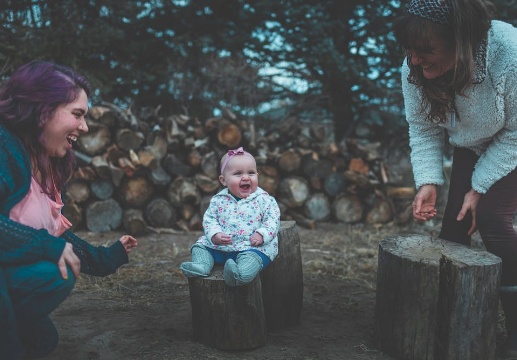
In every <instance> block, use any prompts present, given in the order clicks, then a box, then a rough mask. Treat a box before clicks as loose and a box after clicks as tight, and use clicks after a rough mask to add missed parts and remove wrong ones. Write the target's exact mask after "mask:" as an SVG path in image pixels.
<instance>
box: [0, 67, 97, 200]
mask: <svg viewBox="0 0 517 360" xmlns="http://www.w3.org/2000/svg"><path fill="white" fill-rule="evenodd" d="M81 90H84V91H85V92H86V94H87V95H88V94H89V93H90V85H89V83H88V81H87V80H86V79H85V78H84V77H83V76H81V75H79V74H77V73H76V72H75V71H73V70H72V69H71V68H69V67H67V66H64V65H59V64H54V63H51V62H48V61H40V60H38V61H32V62H30V63H28V64H25V65H23V66H21V67H20V68H18V69H17V70H16V71H15V72H14V73H13V74H12V75H11V77H10V78H9V80H8V81H7V83H6V84H5V85H4V86H3V87H2V88H1V89H0V124H2V125H4V126H5V127H6V128H8V129H9V130H10V131H12V132H13V133H14V134H15V135H16V136H18V137H19V138H20V139H21V141H22V142H23V144H24V145H25V148H26V150H27V152H28V154H29V157H30V158H31V161H32V163H33V166H35V167H36V169H33V171H34V170H37V171H38V172H39V173H40V174H41V187H42V188H43V191H45V193H47V194H52V195H53V194H54V191H55V189H57V190H59V191H61V192H63V191H64V190H65V184H66V181H67V180H68V179H69V178H70V176H71V175H72V172H73V170H74V166H75V158H74V154H73V152H71V151H69V152H67V154H66V155H65V157H63V158H51V157H49V156H48V154H47V153H46V151H45V150H44V147H43V142H42V141H43V140H42V138H41V134H42V131H43V126H44V125H45V123H46V122H47V121H49V120H50V119H51V117H52V115H53V114H54V112H55V111H56V109H57V108H58V107H59V106H60V105H63V104H69V103H71V102H73V101H74V100H76V99H77V97H78V96H79V93H80V92H81Z"/></svg>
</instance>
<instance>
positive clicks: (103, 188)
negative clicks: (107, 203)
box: [90, 179, 114, 200]
mask: <svg viewBox="0 0 517 360" xmlns="http://www.w3.org/2000/svg"><path fill="white" fill-rule="evenodd" d="M90 189H91V191H92V194H93V195H94V196H95V197H96V198H97V199H99V200H106V199H109V198H110V197H111V196H112V195H113V191H114V188H113V183H112V182H111V181H108V180H104V179H98V180H95V181H94V182H92V183H91V184H90Z"/></svg>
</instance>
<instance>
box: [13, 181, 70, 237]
mask: <svg viewBox="0 0 517 360" xmlns="http://www.w3.org/2000/svg"><path fill="white" fill-rule="evenodd" d="M55 197H56V201H54V200H52V199H51V198H50V197H49V196H48V195H47V194H45V193H44V192H43V190H42V188H41V185H40V184H39V183H38V182H37V181H36V179H35V178H34V177H31V187H30V189H29V192H28V193H27V195H25V197H24V198H23V199H22V201H20V202H19V203H18V204H16V205H15V206H14V207H13V208H12V209H11V212H10V213H9V218H10V219H11V220H14V221H17V222H19V223H21V224H24V225H27V226H30V227H33V228H35V229H46V230H47V231H48V232H49V234H51V235H54V236H60V235H61V234H63V233H64V232H65V230H66V229H68V228H70V227H71V226H72V223H70V221H68V219H67V218H65V217H64V216H63V214H61V208H62V207H63V201H62V200H61V194H60V193H59V192H58V191H56V194H55Z"/></svg>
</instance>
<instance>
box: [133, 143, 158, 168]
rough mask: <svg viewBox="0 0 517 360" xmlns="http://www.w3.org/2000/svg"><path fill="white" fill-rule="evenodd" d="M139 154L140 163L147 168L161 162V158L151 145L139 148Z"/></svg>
mask: <svg viewBox="0 0 517 360" xmlns="http://www.w3.org/2000/svg"><path fill="white" fill-rule="evenodd" d="M137 155H138V163H139V164H140V165H142V166H144V167H146V168H149V169H154V168H155V167H156V166H157V165H158V163H159V161H158V160H159V159H158V158H157V157H156V154H155V152H154V151H153V149H152V148H151V147H149V146H147V147H145V148H144V149H140V150H138V153H137Z"/></svg>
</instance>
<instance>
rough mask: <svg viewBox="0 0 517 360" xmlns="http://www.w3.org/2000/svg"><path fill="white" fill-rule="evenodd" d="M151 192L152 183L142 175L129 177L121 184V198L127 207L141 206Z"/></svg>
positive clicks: (152, 188)
mask: <svg viewBox="0 0 517 360" xmlns="http://www.w3.org/2000/svg"><path fill="white" fill-rule="evenodd" d="M153 192H154V187H153V185H152V184H151V182H150V181H149V180H147V179H146V178H144V177H134V178H129V179H127V180H126V181H125V182H124V183H123V184H122V185H121V195H122V198H123V200H124V202H125V203H126V204H127V205H128V206H129V207H134V208H141V207H143V206H144V204H146V203H147V201H148V200H149V199H150V197H151V196H152V194H153Z"/></svg>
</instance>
